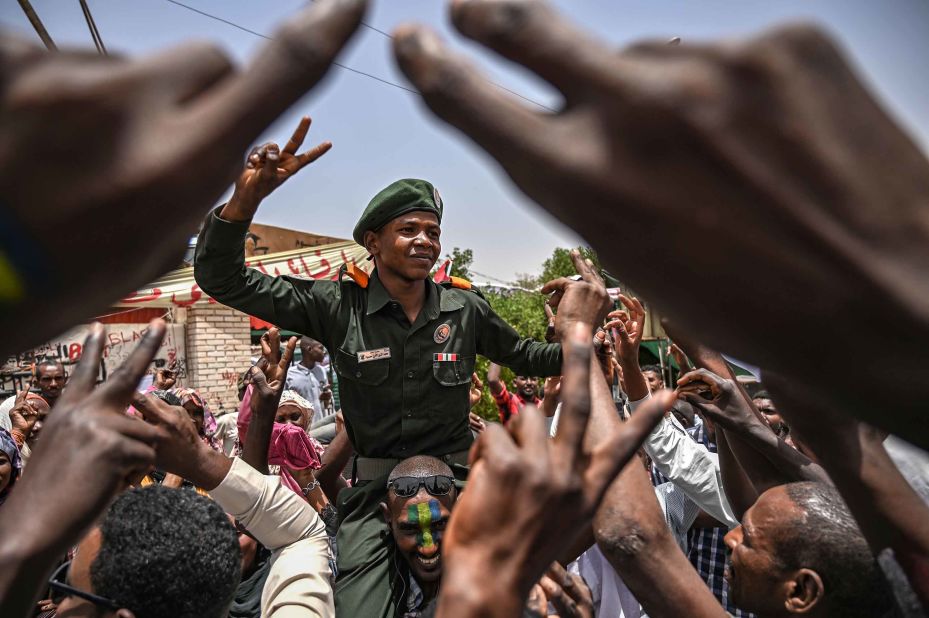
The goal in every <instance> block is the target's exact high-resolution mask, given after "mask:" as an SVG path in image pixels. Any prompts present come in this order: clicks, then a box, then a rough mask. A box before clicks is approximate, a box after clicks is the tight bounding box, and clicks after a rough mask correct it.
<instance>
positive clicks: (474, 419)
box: [468, 412, 487, 433]
mask: <svg viewBox="0 0 929 618" xmlns="http://www.w3.org/2000/svg"><path fill="white" fill-rule="evenodd" d="M468 427H469V428H470V429H471V431H474V432H477V433H481V432H482V431H484V429H485V428H486V427H487V423H485V422H484V419H482V418H481V417H480V416H478V415H477V414H475V413H474V412H468Z"/></svg>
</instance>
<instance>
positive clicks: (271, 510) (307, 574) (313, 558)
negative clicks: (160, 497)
mask: <svg viewBox="0 0 929 618" xmlns="http://www.w3.org/2000/svg"><path fill="white" fill-rule="evenodd" d="M263 378H264V376H263V375H262V376H260V377H258V378H257V379H258V381H259V382H260V381H261V380H263ZM133 404H134V405H135V406H136V408H137V409H138V410H139V411H140V412H141V413H142V415H143V416H144V417H145V420H146V421H147V422H148V423H151V424H152V425H155V426H157V427H158V428H159V429H161V430H162V431H163V432H164V434H165V436H166V437H165V438H164V439H163V440H162V441H161V442H160V444H159V447H158V455H157V463H158V465H159V466H160V467H161V468H163V469H164V470H168V471H171V472H173V473H175V474H178V475H180V476H183V477H184V478H187V479H190V480H191V481H192V482H193V483H195V484H196V485H197V486H198V487H203V488H205V489H207V490H208V491H209V492H210V496H211V497H212V498H213V499H214V500H216V502H217V503H218V504H219V505H220V506H222V507H223V509H224V510H225V511H226V512H228V513H229V514H231V515H232V516H233V517H235V518H236V519H237V520H239V521H240V522H241V523H242V525H244V526H245V528H246V529H247V530H248V531H249V532H250V533H251V534H252V535H253V536H254V537H255V538H256V539H257V540H258V541H259V542H260V543H261V544H262V545H264V546H265V547H267V548H268V549H270V550H272V552H273V554H272V566H271V569H270V571H269V573H268V578H267V580H266V581H265V585H264V589H263V590H262V594H261V610H262V611H261V615H262V616H269V617H273V616H288V617H297V616H299V617H304V616H305V617H307V618H313V617H323V616H325V617H331V616H333V615H334V612H335V608H334V606H333V596H332V586H331V585H330V584H329V576H330V574H331V573H330V570H329V560H328V558H329V554H328V543H327V539H326V529H325V525H324V524H323V522H322V520H321V519H320V518H319V516H318V515H317V514H316V511H314V510H313V509H312V508H311V507H310V505H309V504H307V502H306V501H304V500H303V499H302V498H301V497H299V496H298V495H297V494H295V493H294V492H293V491H291V490H290V489H288V488H287V487H285V486H284V485H283V484H282V483H281V481H280V478H279V477H277V476H265V475H262V474H260V473H259V472H258V471H257V470H255V469H254V468H252V467H251V466H249V465H248V464H247V463H245V462H244V461H242V460H241V459H238V458H236V459H227V458H226V457H224V456H223V455H222V454H221V453H217V452H215V451H213V450H212V449H210V448H209V447H207V446H206V445H205V444H203V442H201V441H200V440H198V439H197V435H196V432H195V431H194V429H193V427H192V425H191V423H190V422H189V421H188V420H187V418H186V414H185V413H184V411H183V409H182V408H177V407H173V406H169V405H167V404H165V403H164V402H162V401H160V400H158V399H156V398H154V397H152V396H150V395H141V394H137V395H136V396H135V398H134V399H133Z"/></svg>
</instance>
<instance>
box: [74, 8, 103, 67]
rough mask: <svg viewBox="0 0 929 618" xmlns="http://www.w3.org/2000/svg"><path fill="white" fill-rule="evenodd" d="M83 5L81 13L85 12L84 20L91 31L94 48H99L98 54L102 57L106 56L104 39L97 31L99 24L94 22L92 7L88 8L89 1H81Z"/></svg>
mask: <svg viewBox="0 0 929 618" xmlns="http://www.w3.org/2000/svg"><path fill="white" fill-rule="evenodd" d="M79 1H80V3H81V11H83V12H84V20H85V21H86V22H87V27H88V28H89V29H90V38H92V39H93V40H94V46H95V47H96V48H97V53H99V54H100V55H101V56H106V55H107V53H106V46H105V45H104V44H103V38H102V37H101V36H100V32H99V31H98V30H97V24H96V23H95V22H94V16H93V15H91V14H90V7H89V6H87V0H79Z"/></svg>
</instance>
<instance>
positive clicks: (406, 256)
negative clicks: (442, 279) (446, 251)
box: [368, 211, 442, 281]
mask: <svg viewBox="0 0 929 618" xmlns="http://www.w3.org/2000/svg"><path fill="white" fill-rule="evenodd" d="M441 233H442V229H441V228H440V227H439V220H438V219H437V218H436V216H435V215H434V214H432V213H431V212H424V211H413V212H410V213H407V214H405V215H401V216H399V217H397V218H396V219H394V220H393V221H390V222H388V223H387V224H386V225H385V226H384V227H382V228H381V229H380V230H379V231H378V232H377V233H376V234H375V237H374V239H373V242H372V243H371V245H370V246H369V247H368V250H369V251H371V253H372V255H374V257H375V259H376V260H377V266H378V268H379V269H381V270H382V271H383V270H389V271H391V272H393V273H394V274H396V275H399V276H400V277H402V278H404V279H407V280H409V281H417V280H421V279H425V278H426V277H428V276H429V271H431V270H432V267H433V266H434V265H435V262H436V260H437V259H439V254H440V253H441V251H442V243H441V242H440V241H439V236H440V235H441Z"/></svg>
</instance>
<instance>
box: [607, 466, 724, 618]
mask: <svg viewBox="0 0 929 618" xmlns="http://www.w3.org/2000/svg"><path fill="white" fill-rule="evenodd" d="M594 534H595V537H596V540H597V546H598V547H599V548H600V551H601V552H602V553H603V555H604V557H605V558H606V559H607V561H609V563H610V564H611V565H612V566H613V568H614V569H616V572H617V573H618V574H619V576H620V577H622V580H623V583H625V584H626V586H628V587H629V590H630V591H632V593H633V594H634V595H635V598H636V599H637V600H638V601H639V603H641V604H642V607H643V608H644V609H645V612H646V613H647V614H648V615H649V616H652V617H653V618H672V617H676V616H693V617H707V618H709V617H712V618H723V617H724V616H726V612H725V611H724V610H723V608H722V607H721V606H720V605H719V602H718V601H717V600H716V598H715V597H714V596H713V593H711V592H710V589H709V588H708V587H707V586H706V582H704V581H703V580H702V579H701V578H700V575H699V573H697V571H696V570H695V569H694V567H693V565H692V564H690V561H689V560H688V559H687V556H685V555H684V553H683V552H682V551H681V549H680V547H678V545H677V542H676V541H675V540H674V538H673V537H672V536H671V531H670V530H669V528H668V524H667V523H666V520H665V516H664V513H662V510H661V507H660V506H659V504H658V501H657V499H656V498H655V490H654V488H653V487H652V484H651V481H650V480H649V478H648V474H647V473H646V471H645V468H644V467H643V466H642V464H641V462H640V461H638V459H633V461H631V462H629V464H628V465H626V467H625V468H624V469H623V471H622V473H620V475H619V476H618V477H617V478H616V480H615V481H613V483H612V484H611V485H610V489H609V490H608V491H607V493H606V495H605V496H604V497H603V503H602V504H601V505H600V508H599V510H598V511H597V515H596V517H595V518H594Z"/></svg>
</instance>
